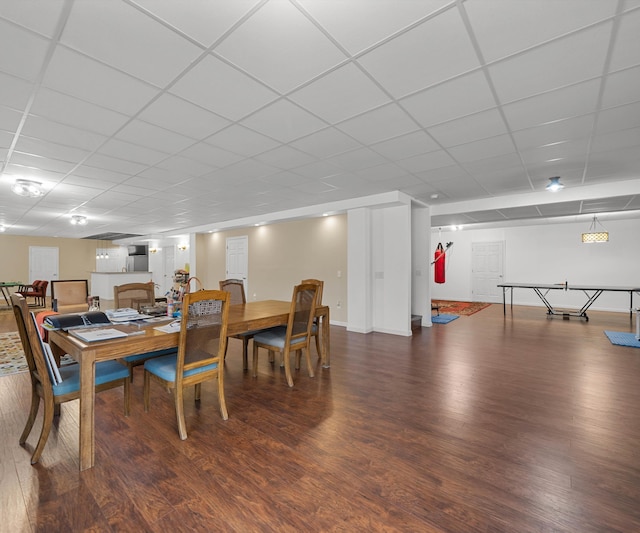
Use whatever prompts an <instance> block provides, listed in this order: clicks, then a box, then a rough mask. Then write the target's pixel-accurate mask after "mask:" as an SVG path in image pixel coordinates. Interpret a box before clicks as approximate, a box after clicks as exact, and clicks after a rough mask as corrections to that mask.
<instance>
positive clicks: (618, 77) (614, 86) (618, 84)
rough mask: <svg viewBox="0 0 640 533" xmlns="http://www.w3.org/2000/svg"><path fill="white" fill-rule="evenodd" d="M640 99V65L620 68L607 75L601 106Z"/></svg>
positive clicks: (612, 105)
mask: <svg viewBox="0 0 640 533" xmlns="http://www.w3.org/2000/svg"><path fill="white" fill-rule="evenodd" d="M638 101H640V67H635V68H630V69H627V70H621V71H620V72H616V73H613V74H610V75H609V76H608V77H607V80H606V83H605V86H604V94H603V96H602V107H605V108H606V107H614V106H617V105H621V104H629V103H631V102H638Z"/></svg>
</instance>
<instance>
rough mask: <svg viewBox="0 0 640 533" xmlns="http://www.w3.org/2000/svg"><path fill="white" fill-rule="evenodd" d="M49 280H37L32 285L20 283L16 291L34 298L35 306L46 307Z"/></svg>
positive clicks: (26, 296)
mask: <svg viewBox="0 0 640 533" xmlns="http://www.w3.org/2000/svg"><path fill="white" fill-rule="evenodd" d="M48 286H49V282H48V281H46V280H43V279H37V280H35V281H34V282H33V283H32V284H31V285H20V287H18V290H17V291H16V292H17V293H18V294H20V295H22V296H23V297H24V298H25V299H26V298H33V304H32V305H33V306H34V307H46V305H47V303H46V300H47V287H48Z"/></svg>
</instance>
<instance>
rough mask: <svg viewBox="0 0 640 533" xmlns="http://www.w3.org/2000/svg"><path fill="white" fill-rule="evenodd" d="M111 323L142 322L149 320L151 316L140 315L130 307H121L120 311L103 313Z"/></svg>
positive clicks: (113, 310)
mask: <svg viewBox="0 0 640 533" xmlns="http://www.w3.org/2000/svg"><path fill="white" fill-rule="evenodd" d="M105 313H106V314H107V316H108V317H109V320H111V322H129V321H131V320H143V319H145V318H151V315H142V314H140V313H138V311H136V310H135V309H132V308H131V307H122V308H120V309H107V310H106V311H105Z"/></svg>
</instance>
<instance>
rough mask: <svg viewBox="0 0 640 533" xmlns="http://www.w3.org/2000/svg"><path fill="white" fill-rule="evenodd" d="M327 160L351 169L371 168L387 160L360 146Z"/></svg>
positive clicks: (345, 168) (340, 166)
mask: <svg viewBox="0 0 640 533" xmlns="http://www.w3.org/2000/svg"><path fill="white" fill-rule="evenodd" d="M327 161H328V162H329V163H330V164H333V165H335V166H337V167H339V168H342V169H344V170H351V171H356V170H361V169H364V168H370V167H373V166H377V165H381V164H382V163H386V162H387V161H386V160H385V159H384V158H383V157H382V156H381V155H378V154H376V153H375V152H374V151H373V150H370V149H369V148H359V149H357V150H353V151H351V152H345V153H343V154H338V155H335V156H333V157H330V158H328V159H327ZM296 172H297V171H296Z"/></svg>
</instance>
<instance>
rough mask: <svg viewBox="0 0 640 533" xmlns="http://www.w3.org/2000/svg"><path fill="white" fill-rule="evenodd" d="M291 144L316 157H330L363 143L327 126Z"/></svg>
mask: <svg viewBox="0 0 640 533" xmlns="http://www.w3.org/2000/svg"><path fill="white" fill-rule="evenodd" d="M291 146H293V147H294V148H297V149H298V150H302V151H303V152H306V153H308V154H311V155H314V156H316V157H328V156H332V155H335V154H339V153H341V152H346V151H348V150H353V149H355V148H357V147H359V146H361V145H360V143H359V142H358V141H356V140H355V139H352V138H351V137H349V136H347V135H345V134H344V133H342V132H341V131H339V130H337V129H336V128H326V129H324V130H321V131H318V132H316V133H312V134H311V135H308V136H306V137H304V138H302V139H298V140H297V141H294V142H292V143H291Z"/></svg>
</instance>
